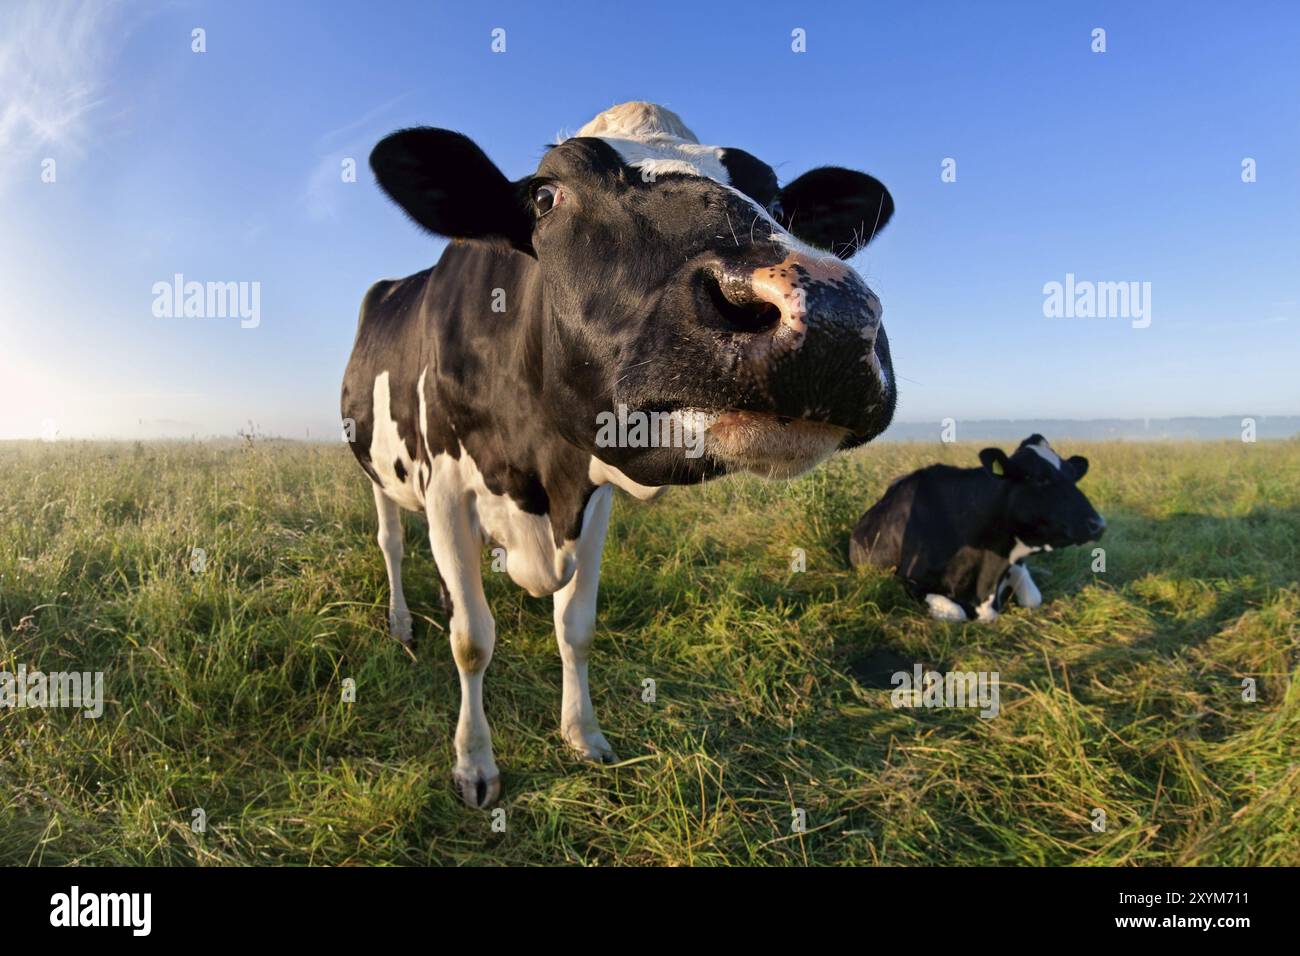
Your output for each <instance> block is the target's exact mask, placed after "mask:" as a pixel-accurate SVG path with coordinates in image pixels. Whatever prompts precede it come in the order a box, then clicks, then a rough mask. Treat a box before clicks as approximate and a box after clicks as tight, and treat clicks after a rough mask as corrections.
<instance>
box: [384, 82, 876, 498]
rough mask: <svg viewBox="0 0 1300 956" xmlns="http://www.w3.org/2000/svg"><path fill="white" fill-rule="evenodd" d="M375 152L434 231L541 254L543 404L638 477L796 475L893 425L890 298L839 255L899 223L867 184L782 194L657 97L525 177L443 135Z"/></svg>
mask: <svg viewBox="0 0 1300 956" xmlns="http://www.w3.org/2000/svg"><path fill="white" fill-rule="evenodd" d="M370 162H371V166H372V167H373V169H374V171H375V174H376V176H377V178H378V180H379V183H380V185H381V186H382V187H383V188H384V190H385V191H386V192H388V194H389V195H390V196H391V197H392V198H393V199H394V200H395V201H396V202H397V203H398V204H399V205H400V206H401V207H402V208H403V209H404V210H406V212H407V213H408V214H409V215H410V216H411V217H412V218H413V219H414V220H415V221H416V222H417V223H419V224H420V225H421V226H424V227H425V228H426V229H428V230H430V231H432V232H434V233H437V234H438V235H442V236H448V237H453V238H456V239H460V240H469V241H479V242H485V243H493V244H496V245H497V246H499V247H501V248H503V249H505V248H508V249H513V250H515V251H517V252H518V253H520V254H522V255H524V256H529V257H532V258H533V259H535V260H536V264H537V269H538V271H539V273H540V278H541V283H542V289H543V290H544V292H543V294H544V298H545V314H544V315H545V317H544V322H545V328H544V330H543V332H542V336H541V341H542V343H543V344H542V349H543V355H542V365H543V368H544V372H543V382H544V385H543V389H544V401H545V405H546V407H547V409H548V410H549V413H550V414H551V415H552V418H553V421H554V424H555V426H556V428H557V429H558V430H559V431H560V432H561V434H563V435H564V436H565V437H566V438H567V439H568V440H569V441H571V442H573V443H574V444H576V445H578V446H579V447H581V448H584V449H586V450H588V451H590V452H591V453H592V454H593V455H595V456H596V457H598V458H600V459H601V460H602V461H605V462H606V463H608V464H610V465H613V466H615V467H616V468H618V469H620V470H621V471H623V472H624V473H625V474H627V475H628V476H630V477H631V478H633V479H635V480H636V481H638V482H641V483H643V484H648V485H659V484H677V483H687V482H692V481H698V480H700V479H702V478H706V477H709V476H711V475H716V474H720V473H722V472H725V471H729V470H735V469H747V470H750V471H754V472H757V473H760V474H763V475H768V476H775V477H785V476H790V475H795V474H798V473H800V472H802V471H804V470H806V469H808V468H810V467H812V466H813V465H815V464H817V463H818V462H819V461H821V460H822V459H823V458H825V457H826V456H828V455H829V454H831V453H832V452H833V451H835V450H836V449H837V448H849V447H853V446H856V445H860V444H862V443H864V442H867V441H869V440H870V439H872V438H874V437H875V436H876V435H878V434H879V433H880V432H881V431H883V430H884V428H885V427H886V426H887V425H888V424H889V421H890V419H891V418H892V416H893V412H894V405H895V400H896V393H895V387H894V374H893V366H892V364H891V362H890V356H889V343H888V340H887V339H886V337H885V330H884V328H883V326H882V325H881V322H880V318H881V306H880V301H879V300H878V299H877V298H876V296H875V295H874V294H873V293H872V292H871V290H870V289H868V288H867V286H866V283H864V282H863V281H862V279H861V277H860V276H859V275H858V274H857V273H856V272H855V271H854V270H853V269H852V268H850V267H849V266H848V265H846V264H845V263H844V262H842V261H841V260H842V259H845V258H848V257H849V256H851V255H853V254H854V253H855V252H857V251H858V250H859V249H861V248H862V247H863V246H865V245H866V244H867V243H868V242H869V241H870V240H871V239H872V238H873V237H874V236H875V234H876V233H877V232H878V231H879V230H880V229H881V228H882V227H883V226H884V225H885V224H886V223H887V222H888V221H889V219H890V217H891V216H892V215H893V212H894V203H893V200H892V199H891V198H890V195H889V192H888V191H887V190H886V189H885V187H884V186H883V185H881V183H879V182H878V181H877V180H875V179H873V178H872V177H870V176H867V175H865V174H863V173H859V172H853V171H851V170H848V169H842V168H839V167H824V168H821V169H815V170H813V171H811V172H808V173H805V174H803V175H802V176H799V177H798V178H796V179H795V180H793V181H792V182H790V183H788V184H786V186H785V187H783V188H782V187H780V186H779V185H778V183H777V179H776V175H775V174H774V173H773V171H772V168H771V167H770V166H768V165H767V164H766V163H763V162H762V161H760V160H758V159H757V158H755V157H754V156H751V155H750V154H749V153H746V152H744V151H743V150H740V149H733V148H729V147H713V146H702V145H700V144H699V143H698V141H697V140H696V138H695V136H694V135H693V134H692V133H691V132H690V130H688V129H687V128H686V127H685V126H684V125H683V124H682V122H681V120H680V119H679V118H678V117H677V116H676V115H675V114H673V113H671V112H670V111H668V110H665V109H663V108H662V107H658V106H654V105H652V104H648V103H626V104H623V105H622V106H618V107H615V108H613V109H611V110H609V111H607V112H606V113H602V114H601V115H600V116H598V117H597V118H596V119H595V120H593V121H592V122H591V123H588V124H587V125H586V126H585V127H584V128H583V129H581V130H579V132H578V134H577V135H576V136H574V137H572V138H570V139H566V140H564V141H563V142H561V143H559V144H558V145H556V146H553V147H550V148H549V149H548V150H547V152H546V154H545V155H544V156H543V157H542V160H541V163H540V164H539V166H538V168H537V170H536V172H534V173H533V174H532V175H530V176H527V177H524V178H523V179H520V180H518V181H515V182H511V181H510V180H508V179H507V178H506V177H505V176H504V175H502V173H501V172H500V171H499V170H498V169H497V167H496V166H495V165H493V163H492V162H491V160H489V159H488V157H487V156H486V155H484V153H483V152H482V151H481V150H480V149H479V148H478V146H476V145H475V144H474V143H473V142H472V141H470V140H469V139H467V138H466V137H464V136H462V135H460V134H459V133H453V132H449V131H447V130H439V129H428V128H421V129H408V130H403V131H400V132H397V133H394V134H392V135H391V136H389V137H387V138H386V139H384V140H383V141H382V142H380V143H379V144H378V145H377V146H376V147H375V149H374V152H373V153H372V154H371V157H370ZM530 268H531V267H530ZM502 318H503V321H508V316H503V317H502ZM638 416H639V418H638ZM638 421H639V422H640V423H641V424H643V425H648V429H647V430H643V431H641V432H636V431H634V429H635V428H636V426H637V423H638ZM611 425H613V430H612V431H611V428H610V426H611ZM652 435H653V436H654V437H651V436H652ZM611 437H613V438H614V440H613V441H612V442H611ZM664 444H667V445H669V446H670V447H647V446H649V445H653V446H662V445H664Z"/></svg>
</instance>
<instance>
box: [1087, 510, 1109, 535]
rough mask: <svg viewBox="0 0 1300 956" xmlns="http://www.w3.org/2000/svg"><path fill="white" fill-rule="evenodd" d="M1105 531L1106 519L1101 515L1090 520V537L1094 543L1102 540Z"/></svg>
mask: <svg viewBox="0 0 1300 956" xmlns="http://www.w3.org/2000/svg"><path fill="white" fill-rule="evenodd" d="M1105 530H1106V519H1105V518H1103V517H1102V516H1101V515H1093V516H1092V517H1091V518H1089V519H1088V535H1089V537H1091V538H1092V540H1093V541H1096V540H1098V539H1100V538H1101V536H1102V533H1103V532H1104V531H1105Z"/></svg>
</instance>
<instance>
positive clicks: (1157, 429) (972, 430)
mask: <svg viewBox="0 0 1300 956" xmlns="http://www.w3.org/2000/svg"><path fill="white" fill-rule="evenodd" d="M1244 417H1245V416H1233V415H1226V416H1222V417H1219V418H1150V419H1145V420H1144V419H1141V418H1092V419H1069V418H1055V419H1053V418H1023V419H1015V418H1007V419H971V420H970V421H963V420H958V422H957V426H956V427H957V441H1000V442H1013V441H1015V442H1018V441H1020V440H1021V439H1022V438H1025V437H1027V436H1029V435H1032V434H1033V433H1034V432H1038V433H1039V434H1041V435H1045V436H1047V438H1048V440H1050V441H1058V440H1064V439H1074V440H1076V441H1187V440H1197V439H1199V440H1213V439H1231V440H1233V441H1240V440H1241V436H1242V418H1244ZM1253 417H1254V419H1255V437H1256V438H1257V439H1258V440H1260V441H1266V440H1269V439H1278V438H1300V415H1256V416H1253ZM942 430H943V426H942V425H941V424H940V423H939V422H895V423H894V424H893V425H891V426H889V429H888V430H887V431H886V432H885V433H884V434H883V435H881V436H880V438H878V439H877V441H939V440H940V437H941V433H942Z"/></svg>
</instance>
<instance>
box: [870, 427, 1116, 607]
mask: <svg viewBox="0 0 1300 956" xmlns="http://www.w3.org/2000/svg"><path fill="white" fill-rule="evenodd" d="M980 462H981V463H982V467H980V468H954V467H952V466H951V465H931V466H929V467H928V468H922V469H920V470H919V471H914V472H912V473H911V474H910V475H906V476H904V477H902V478H899V479H898V480H897V481H895V482H894V483H893V484H892V485H890V486H889V489H888V490H887V491H886V492H885V494H884V497H882V498H881V499H880V500H879V501H878V502H876V504H874V505H872V507H871V510H870V511H868V512H867V513H866V514H864V515H863V516H862V518H861V519H860V520H859V521H858V524H857V527H855V528H854V529H853V537H852V538H851V540H850V542H849V560H850V561H852V563H853V565H854V566H855V567H857V566H861V565H872V566H874V567H880V568H893V569H894V573H895V574H896V575H897V576H898V577H899V578H901V579H902V581H903V583H904V585H905V586H906V587H907V589H908V591H909V593H911V594H912V595H913V596H914V597H916V598H917V599H918V600H922V601H925V603H926V604H928V605H929V607H930V614H931V615H932V616H934V617H936V618H939V619H940V620H949V621H965V620H969V619H971V618H976V619H978V620H981V621H993V620H996V619H997V616H998V614H999V613H1000V612H1001V610H1002V609H1003V607H1005V605H1006V602H1007V600H1008V598H1009V597H1010V596H1011V594H1013V593H1014V594H1015V597H1016V601H1017V602H1018V603H1019V604H1020V605H1021V606H1022V607H1027V608H1034V607H1038V606H1039V605H1040V604H1041V603H1042V602H1043V598H1042V595H1041V594H1040V593H1039V591H1038V587H1037V586H1036V585H1035V584H1034V579H1033V578H1032V577H1031V576H1030V574H1029V569H1028V568H1026V567H1025V564H1024V559H1025V558H1026V557H1027V556H1028V555H1031V554H1034V553H1035V552H1038V551H1051V550H1052V549H1053V548H1060V547H1065V546H1067V545H1071V544H1083V543H1084V542H1085V541H1095V540H1096V539H1098V538H1100V537H1101V534H1102V532H1103V531H1105V530H1106V522H1105V521H1104V520H1103V519H1102V517H1101V515H1099V514H1097V512H1096V511H1095V510H1094V509H1093V507H1092V504H1091V502H1089V501H1088V499H1087V497H1086V496H1085V495H1084V493H1083V492H1082V491H1080V490H1079V489H1078V487H1077V486H1076V483H1077V482H1078V481H1079V479H1080V478H1082V477H1083V476H1084V475H1085V474H1086V473H1087V471H1088V459H1086V458H1084V457H1082V456H1081V455H1075V456H1074V457H1072V458H1067V459H1064V460H1062V459H1061V457H1060V456H1059V455H1057V454H1056V452H1055V451H1053V450H1052V446H1051V445H1049V444H1048V443H1047V439H1045V438H1043V436H1042V435H1030V436H1029V437H1028V438H1026V439H1025V440H1024V441H1022V442H1021V443H1020V447H1019V448H1017V449H1016V451H1015V454H1013V455H1011V456H1010V457H1008V456H1007V454H1006V452H1004V451H1003V450H1002V449H1000V448H985V449H984V450H983V451H981V452H980Z"/></svg>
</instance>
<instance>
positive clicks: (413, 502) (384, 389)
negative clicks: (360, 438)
mask: <svg viewBox="0 0 1300 956" xmlns="http://www.w3.org/2000/svg"><path fill="white" fill-rule="evenodd" d="M372 399H373V404H372V407H373V410H374V420H375V421H374V428H373V429H372V431H371V435H370V466H371V467H372V468H374V470H375V474H377V475H378V476H379V479H380V481H381V482H382V483H383V486H384V493H385V494H387V495H388V497H390V498H392V499H393V500H394V501H395V502H397V503H398V504H399V505H401V506H402V507H403V508H406V509H408V510H410V511H418V510H420V505H421V501H420V495H419V485H418V483H417V482H416V480H415V469H414V468H413V467H412V466H413V464H414V463H413V462H412V461H411V453H410V451H409V450H408V449H407V447H406V442H405V441H403V440H402V434H401V431H400V430H399V429H398V427H397V422H396V421H394V420H393V413H392V394H391V392H390V390H389V384H388V372H386V371H384V372H380V373H379V374H378V375H376V376H375V387H374V393H373V395H372ZM394 461H401V463H402V467H403V469H405V471H406V480H405V481H402V480H400V479H399V478H398V477H397V470H396V469H395V468H394V467H393V462H394Z"/></svg>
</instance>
